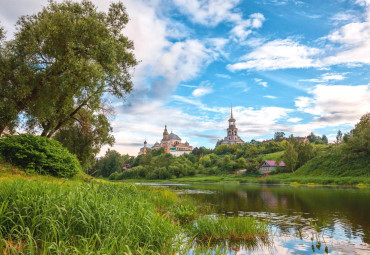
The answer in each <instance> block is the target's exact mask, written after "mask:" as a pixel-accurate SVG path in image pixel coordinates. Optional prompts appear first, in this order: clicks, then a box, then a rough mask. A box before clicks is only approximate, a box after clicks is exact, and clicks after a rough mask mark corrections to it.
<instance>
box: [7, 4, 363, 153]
mask: <svg viewBox="0 0 370 255" xmlns="http://www.w3.org/2000/svg"><path fill="white" fill-rule="evenodd" d="M92 2H93V3H94V4H95V5H96V6H97V7H98V9H99V10H102V11H105V10H107V9H108V7H109V3H110V2H109V1H99V0H93V1H92ZM122 2H123V4H124V5H125V6H126V9H127V13H128V15H129V17H130V21H129V23H128V24H127V26H126V28H125V29H124V31H123V33H124V34H125V35H126V36H127V37H128V38H129V39H131V40H132V41H133V42H134V45H135V50H134V53H135V56H136V58H137V59H138V60H139V61H140V63H139V65H138V66H137V67H136V68H135V70H133V71H132V74H133V80H132V81H133V84H134V89H133V92H132V93H131V94H130V95H128V96H127V97H126V98H125V99H124V100H122V99H120V100H118V99H115V98H109V102H110V104H111V105H112V106H113V107H114V109H115V117H114V118H113V117H112V118H111V121H112V126H113V135H114V136H115V138H116V143H115V145H114V146H113V149H115V150H117V151H119V152H120V153H125V154H126V153H128V154H130V155H137V153H138V151H139V148H140V147H142V146H143V142H144V139H146V140H147V141H148V145H153V144H154V143H155V142H156V141H160V140H161V138H162V132H163V129H164V125H165V124H167V127H168V130H169V131H171V130H172V131H173V132H174V133H176V134H177V135H179V136H180V137H181V138H182V139H183V141H184V142H185V141H186V140H187V141H188V142H189V143H190V145H192V146H194V147H195V146H205V147H208V148H214V146H215V144H216V142H217V140H218V139H221V138H223V137H224V136H226V128H227V126H228V122H227V120H228V118H229V117H230V106H231V104H232V105H233V113H234V118H235V119H236V125H237V127H238V129H239V136H240V137H241V138H242V139H243V140H244V141H250V140H251V139H255V140H264V139H270V138H272V137H273V135H274V133H275V132H277V131H283V132H285V134H286V136H288V135H290V134H294V135H296V136H307V135H308V134H309V133H310V132H311V131H312V132H314V133H315V134H317V135H323V134H325V135H327V136H328V138H329V140H334V139H335V136H336V133H337V131H338V130H341V131H342V132H343V133H345V132H348V131H350V130H351V129H352V128H353V127H354V125H355V123H357V122H358V120H359V118H360V117H361V116H362V115H363V114H365V113H366V112H370V71H369V70H370V69H369V67H370V0H336V1H335V0H332V1H322V0H311V1H299V0H280V1H279V0H254V1H253V0H171V1H170V0H124V1H122ZM46 4H47V1H46V0H1V1H0V25H1V26H3V27H4V28H5V30H6V31H7V38H8V39H11V38H12V37H13V33H14V32H15V29H16V22H17V20H18V18H19V17H20V16H22V15H26V14H34V13H36V12H38V11H40V10H41V8H42V6H45V5H46ZM107 148H108V147H104V148H103V149H102V152H101V154H102V155H103V154H104V152H105V151H106V150H107Z"/></svg>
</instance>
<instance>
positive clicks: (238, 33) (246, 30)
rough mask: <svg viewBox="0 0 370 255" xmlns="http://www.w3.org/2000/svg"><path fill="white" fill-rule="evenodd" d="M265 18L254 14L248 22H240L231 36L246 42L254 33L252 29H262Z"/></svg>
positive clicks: (259, 14)
mask: <svg viewBox="0 0 370 255" xmlns="http://www.w3.org/2000/svg"><path fill="white" fill-rule="evenodd" d="M265 20H266V19H265V17H264V16H263V14H261V13H253V14H251V15H250V16H249V19H247V20H240V21H238V22H236V25H235V26H234V27H233V29H232V30H231V32H230V33H231V35H232V37H233V38H234V39H235V40H239V41H244V40H245V39H246V38H247V37H248V36H249V35H250V34H251V33H252V32H253V30H252V29H258V28H260V27H262V24H263V22H264V21H265Z"/></svg>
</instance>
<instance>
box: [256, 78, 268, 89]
mask: <svg viewBox="0 0 370 255" xmlns="http://www.w3.org/2000/svg"><path fill="white" fill-rule="evenodd" d="M254 81H255V82H257V84H258V85H260V86H262V87H264V88H266V87H267V86H268V85H267V82H266V81H263V80H262V79H260V78H255V79H254Z"/></svg>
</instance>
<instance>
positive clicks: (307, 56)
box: [227, 0, 370, 71]
mask: <svg viewBox="0 0 370 255" xmlns="http://www.w3.org/2000/svg"><path fill="white" fill-rule="evenodd" d="M357 3H358V4H360V5H361V6H363V7H364V8H365V13H364V18H362V19H363V21H362V22H360V21H358V18H356V19H355V20H353V19H351V21H352V22H351V23H348V24H345V25H343V26H341V27H339V28H338V29H335V30H333V31H332V32H331V33H330V34H329V35H327V36H325V37H323V38H320V40H321V41H323V40H327V41H326V42H327V43H326V45H325V46H324V49H319V48H316V47H310V46H307V45H303V44H301V43H299V42H297V41H294V40H292V39H289V38H288V39H277V40H273V41H269V42H267V43H265V44H263V45H258V46H256V47H255V48H254V49H253V50H252V51H251V52H250V53H248V54H246V55H245V56H244V57H243V58H242V59H241V60H242V61H239V62H237V63H235V64H229V65H228V66H227V67H228V69H229V70H231V71H237V70H246V69H256V70H277V69H286V68H308V67H315V68H319V69H320V68H325V67H328V66H332V65H338V64H346V65H348V66H358V65H362V64H370V1H369V0H359V1H357ZM350 18H351V16H349V14H348V13H340V14H338V15H337V16H334V17H333V18H332V19H335V20H337V21H338V20H341V21H346V20H347V21H348V19H350Z"/></svg>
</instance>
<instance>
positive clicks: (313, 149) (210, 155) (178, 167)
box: [90, 114, 370, 180]
mask: <svg viewBox="0 0 370 255" xmlns="http://www.w3.org/2000/svg"><path fill="white" fill-rule="evenodd" d="M369 116H370V114H365V115H364V116H363V117H362V118H361V120H360V122H359V123H358V124H357V125H356V128H355V129H353V130H352V131H351V132H349V133H348V134H344V135H342V133H341V132H340V131H338V135H337V141H336V143H335V144H332V145H326V144H327V138H326V136H322V137H320V136H316V135H314V134H313V133H312V132H311V134H310V135H308V136H307V139H306V140H297V139H296V138H294V137H293V136H291V137H289V139H283V138H284V135H283V136H282V137H281V133H280V134H279V135H280V137H278V138H277V139H276V137H275V139H274V140H275V141H270V142H268V143H261V142H257V141H255V140H252V141H251V142H249V143H244V144H234V145H224V144H219V145H217V146H216V148H215V149H207V148H205V147H200V148H198V147H197V148H194V149H193V151H192V153H190V154H185V155H182V156H180V157H174V156H172V155H171V154H168V153H165V152H164V150H163V149H157V150H148V152H147V153H146V154H145V155H139V156H137V157H132V156H129V155H120V154H119V153H118V152H117V151H114V150H108V151H107V153H106V155H105V156H104V157H102V158H101V159H100V160H98V161H97V163H96V165H95V166H94V167H93V169H92V171H91V173H90V174H92V175H95V176H101V177H105V178H107V177H108V178H109V179H112V180H122V179H139V178H146V179H170V178H179V177H184V176H194V175H197V174H203V175H219V174H230V173H235V171H236V170H240V169H246V172H247V173H256V172H258V166H259V165H260V164H261V163H262V162H263V161H264V159H265V157H266V155H267V154H271V153H277V152H281V153H280V154H279V153H277V154H278V155H277V156H276V157H275V158H274V159H275V160H276V161H284V162H285V164H286V166H287V167H286V168H285V169H284V170H283V169H277V171H276V173H278V172H281V171H287V172H294V171H296V170H297V169H299V168H301V167H303V166H305V165H306V164H307V163H308V162H310V161H311V160H315V161H313V162H316V165H317V166H319V165H320V162H319V163H318V162H317V159H320V158H325V155H328V154H333V153H336V155H339V156H337V157H336V158H335V160H338V157H339V158H340V159H341V160H342V161H340V162H345V161H346V160H347V161H348V160H349V159H353V158H364V157H368V156H369V151H370V145H369V143H370V142H369V141H370V124H369V123H370V121H369V119H370V117H369ZM276 140H277V141H276ZM326 158H327V157H326ZM361 162H363V161H361ZM364 162H365V161H364ZM124 165H126V166H128V167H129V168H128V169H123V166H124ZM365 167H366V166H365ZM369 171H370V168H369Z"/></svg>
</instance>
